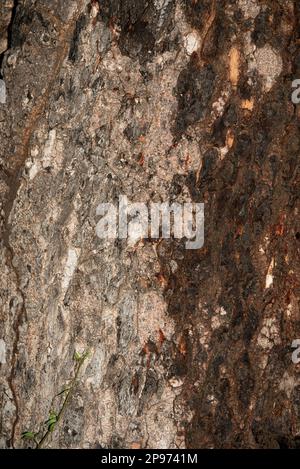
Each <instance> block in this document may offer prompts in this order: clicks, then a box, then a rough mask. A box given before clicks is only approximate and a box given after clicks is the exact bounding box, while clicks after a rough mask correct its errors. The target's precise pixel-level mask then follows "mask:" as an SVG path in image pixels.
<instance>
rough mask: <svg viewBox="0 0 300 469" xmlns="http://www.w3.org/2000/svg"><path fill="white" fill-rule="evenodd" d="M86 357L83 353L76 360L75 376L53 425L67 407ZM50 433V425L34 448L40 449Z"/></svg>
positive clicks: (57, 421)
mask: <svg viewBox="0 0 300 469" xmlns="http://www.w3.org/2000/svg"><path fill="white" fill-rule="evenodd" d="M86 357H87V354H83V356H82V357H81V358H80V360H79V361H78V363H77V366H76V371H75V376H74V378H73V380H72V382H71V385H70V387H69V389H68V391H67V393H66V396H65V399H64V401H63V404H62V406H61V409H60V411H59V412H58V414H57V418H56V422H55V426H56V425H57V424H58V423H59V421H60V420H61V418H62V416H63V413H64V411H65V409H66V407H67V404H68V402H69V400H70V398H71V395H72V393H73V391H74V388H75V386H76V384H77V380H78V377H79V373H80V370H81V367H82V365H83V363H84V361H85V359H86ZM50 433H52V431H51V430H50V427H48V429H47V431H46V432H45V434H44V435H43V436H42V438H41V440H40V441H39V442H38V443H37V446H36V449H41V448H43V446H44V444H45V443H46V441H47V439H48V437H49V435H50Z"/></svg>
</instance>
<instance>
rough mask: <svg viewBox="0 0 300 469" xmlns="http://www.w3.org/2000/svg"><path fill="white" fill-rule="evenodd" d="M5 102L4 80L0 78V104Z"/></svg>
mask: <svg viewBox="0 0 300 469" xmlns="http://www.w3.org/2000/svg"><path fill="white" fill-rule="evenodd" d="M5 103H6V85H5V82H4V80H0V104H5Z"/></svg>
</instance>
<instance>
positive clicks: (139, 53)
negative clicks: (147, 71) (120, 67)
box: [100, 0, 175, 64]
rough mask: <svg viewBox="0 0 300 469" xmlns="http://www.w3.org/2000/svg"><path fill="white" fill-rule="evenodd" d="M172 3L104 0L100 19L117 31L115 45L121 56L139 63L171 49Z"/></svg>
mask: <svg viewBox="0 0 300 469" xmlns="http://www.w3.org/2000/svg"><path fill="white" fill-rule="evenodd" d="M174 11H175V1H174V0H170V1H165V2H156V1H154V0H142V1H137V0H124V1H122V2H120V1H119V0H104V1H103V2H101V3H100V18H101V19H102V20H103V21H104V22H105V23H106V24H107V25H110V26H113V25H114V24H116V25H118V26H119V28H120V37H119V39H118V45H119V47H120V50H121V52H122V54H124V55H128V56H129V57H131V58H134V59H138V60H139V61H140V63H141V64H143V63H146V62H148V61H149V60H151V59H152V57H153V56H154V54H155V53H156V52H162V51H163V50H165V49H167V48H168V47H172V44H170V41H169V39H168V34H169V33H170V32H171V30H172V28H173V25H174Z"/></svg>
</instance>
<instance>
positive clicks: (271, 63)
mask: <svg viewBox="0 0 300 469" xmlns="http://www.w3.org/2000/svg"><path fill="white" fill-rule="evenodd" d="M254 56H255V60H256V65H257V71H258V73H259V74H260V76H261V77H262V79H263V84H264V88H265V90H266V91H270V89H271V88H272V86H273V85H274V83H275V81H276V79H277V78H278V77H279V75H280V74H281V72H282V66H283V63H282V58H281V56H280V55H279V54H278V53H277V52H276V51H275V50H274V49H273V48H272V47H271V46H270V45H268V44H267V45H265V46H264V47H262V48H260V49H257V51H256V52H255V54H254Z"/></svg>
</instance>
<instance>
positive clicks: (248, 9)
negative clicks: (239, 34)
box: [238, 0, 260, 19]
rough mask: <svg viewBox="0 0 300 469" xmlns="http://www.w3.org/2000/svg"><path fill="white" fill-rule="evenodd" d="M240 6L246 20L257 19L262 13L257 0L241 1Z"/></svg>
mask: <svg viewBox="0 0 300 469" xmlns="http://www.w3.org/2000/svg"><path fill="white" fill-rule="evenodd" d="M238 5H239V7H240V9H241V10H242V12H243V14H244V16H245V18H246V19H248V18H256V16H257V15H258V14H259V12H260V6H259V5H258V2H257V1H256V0H239V1H238Z"/></svg>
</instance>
